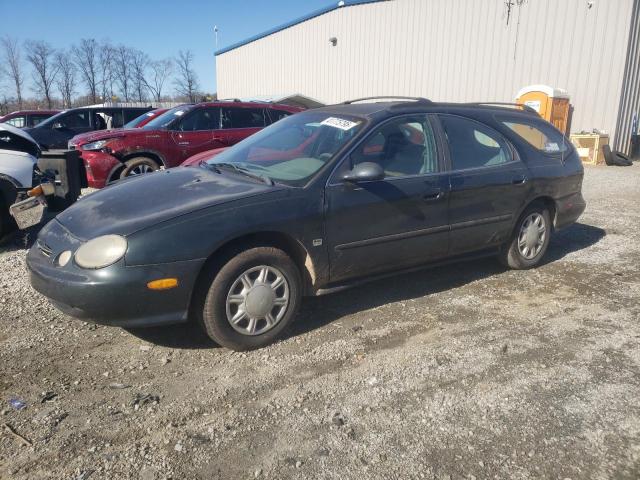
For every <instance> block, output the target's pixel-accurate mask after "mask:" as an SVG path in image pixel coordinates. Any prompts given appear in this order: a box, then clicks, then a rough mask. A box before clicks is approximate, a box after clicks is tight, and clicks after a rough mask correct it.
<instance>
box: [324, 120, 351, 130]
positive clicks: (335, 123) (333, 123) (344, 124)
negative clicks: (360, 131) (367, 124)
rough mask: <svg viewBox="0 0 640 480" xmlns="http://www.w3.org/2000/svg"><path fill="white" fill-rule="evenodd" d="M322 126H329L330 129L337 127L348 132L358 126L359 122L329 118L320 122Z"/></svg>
mask: <svg viewBox="0 0 640 480" xmlns="http://www.w3.org/2000/svg"><path fill="white" fill-rule="evenodd" d="M320 125H327V126H329V127H335V128H339V129H340V130H345V131H346V130H351V129H352V128H353V127H355V126H356V125H358V122H352V121H350V120H345V119H344V118H336V117H329V118H327V119H325V120H323V121H322V122H320Z"/></svg>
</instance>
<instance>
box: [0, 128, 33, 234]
mask: <svg viewBox="0 0 640 480" xmlns="http://www.w3.org/2000/svg"><path fill="white" fill-rule="evenodd" d="M39 156H40V147H39V146H38V143H37V142H36V141H35V140H34V139H33V138H32V137H31V136H30V135H29V134H28V133H26V132H25V131H24V130H20V129H19V128H16V127H14V126H12V125H9V124H7V123H0V238H2V237H3V236H4V235H6V234H7V233H9V232H10V231H12V230H14V229H15V228H16V222H15V220H14V219H13V218H12V216H11V214H10V213H9V208H10V207H11V206H12V205H14V204H15V203H16V202H20V201H23V200H24V199H25V198H27V197H28V195H27V192H28V191H29V190H31V189H32V188H33V187H34V186H37V185H34V183H37V184H38V185H39V184H40V177H39V173H38V170H37V162H38V157H39ZM34 201H40V200H35V199H34Z"/></svg>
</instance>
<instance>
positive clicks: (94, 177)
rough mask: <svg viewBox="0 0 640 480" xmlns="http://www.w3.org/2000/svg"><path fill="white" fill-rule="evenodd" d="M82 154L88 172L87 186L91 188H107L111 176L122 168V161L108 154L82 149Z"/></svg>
mask: <svg viewBox="0 0 640 480" xmlns="http://www.w3.org/2000/svg"><path fill="white" fill-rule="evenodd" d="M80 152H81V157H82V161H83V162H84V168H85V170H86V172H87V185H88V186H89V187H91V188H104V187H106V186H107V182H108V181H109V178H110V177H111V174H112V173H113V172H114V171H115V170H117V169H118V168H119V167H121V166H122V162H120V160H118V159H117V158H116V157H114V156H113V155H109V154H108V153H105V152H101V151H91V150H82V149H81V150H80Z"/></svg>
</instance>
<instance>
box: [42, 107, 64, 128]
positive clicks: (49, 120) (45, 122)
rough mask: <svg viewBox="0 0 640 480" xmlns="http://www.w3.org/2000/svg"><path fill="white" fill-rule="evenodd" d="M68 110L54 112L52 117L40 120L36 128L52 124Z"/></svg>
mask: <svg viewBox="0 0 640 480" xmlns="http://www.w3.org/2000/svg"><path fill="white" fill-rule="evenodd" d="M68 111H69V110H63V111H62V112H60V113H56V114H55V115H54V116H53V117H49V118H47V119H46V120H44V121H42V122H40V123H39V124H38V125H36V127H38V128H47V127H48V126H49V125H53V124H54V123H55V122H57V121H58V119H60V118H61V117H62V116H63V115H64V114H66V113H67V112H68Z"/></svg>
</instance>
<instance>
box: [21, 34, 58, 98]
mask: <svg viewBox="0 0 640 480" xmlns="http://www.w3.org/2000/svg"><path fill="white" fill-rule="evenodd" d="M25 47H26V50H27V60H29V63H30V64H31V66H32V67H33V91H34V92H36V93H37V94H38V95H41V96H42V97H44V100H45V101H46V102H47V108H51V107H52V106H53V99H52V93H53V92H52V90H53V82H54V81H55V79H56V75H58V64H57V63H55V61H54V60H55V59H54V55H55V51H54V49H53V47H52V46H51V45H49V44H48V43H47V42H44V41H42V40H37V41H28V42H27V43H26V44H25Z"/></svg>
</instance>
